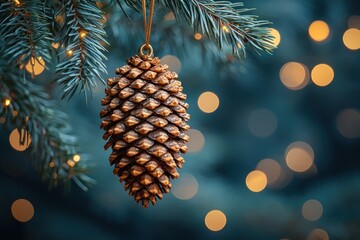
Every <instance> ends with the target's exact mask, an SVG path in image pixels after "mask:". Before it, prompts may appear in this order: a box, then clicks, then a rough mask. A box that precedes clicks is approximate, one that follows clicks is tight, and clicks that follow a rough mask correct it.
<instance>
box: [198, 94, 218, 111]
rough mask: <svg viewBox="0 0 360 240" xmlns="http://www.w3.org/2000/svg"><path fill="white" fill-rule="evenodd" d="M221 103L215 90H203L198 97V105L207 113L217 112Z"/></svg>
mask: <svg viewBox="0 0 360 240" xmlns="http://www.w3.org/2000/svg"><path fill="white" fill-rule="evenodd" d="M219 104H220V100H219V97H218V96H217V95H216V94H215V93H213V92H203V93H202V94H201V95H200V96H199V98H198V106H199V108H200V110H201V111H203V112H205V113H212V112H215V111H216V109H217V108H218V107H219Z"/></svg>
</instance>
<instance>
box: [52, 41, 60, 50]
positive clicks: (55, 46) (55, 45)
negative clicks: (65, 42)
mask: <svg viewBox="0 0 360 240" xmlns="http://www.w3.org/2000/svg"><path fill="white" fill-rule="evenodd" d="M51 46H52V47H53V48H55V49H58V48H59V47H60V43H58V42H53V43H52V44H51Z"/></svg>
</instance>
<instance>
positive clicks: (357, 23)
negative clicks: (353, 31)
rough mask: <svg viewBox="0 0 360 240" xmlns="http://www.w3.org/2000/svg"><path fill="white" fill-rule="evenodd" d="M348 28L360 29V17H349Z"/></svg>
mask: <svg viewBox="0 0 360 240" xmlns="http://www.w3.org/2000/svg"><path fill="white" fill-rule="evenodd" d="M348 27H349V28H357V29H360V16H359V15H353V16H351V17H349V20H348Z"/></svg>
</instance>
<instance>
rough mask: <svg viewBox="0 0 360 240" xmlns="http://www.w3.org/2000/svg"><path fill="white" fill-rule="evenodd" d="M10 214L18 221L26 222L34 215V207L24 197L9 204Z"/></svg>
mask: <svg viewBox="0 0 360 240" xmlns="http://www.w3.org/2000/svg"><path fill="white" fill-rule="evenodd" d="M11 214H12V215H13V217H14V218H15V219H16V220H18V221H19V222H28V221H30V220H31V219H32V218H33V216H34V207H33V205H32V204H31V202H29V201H28V200H26V199H18V200H16V201H14V202H13V204H12V205H11Z"/></svg>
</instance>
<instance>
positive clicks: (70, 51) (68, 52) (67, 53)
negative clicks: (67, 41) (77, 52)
mask: <svg viewBox="0 0 360 240" xmlns="http://www.w3.org/2000/svg"><path fill="white" fill-rule="evenodd" d="M73 54H74V52H73V50H71V49H69V50H67V51H66V55H67V56H68V57H71V56H72V55H73Z"/></svg>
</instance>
